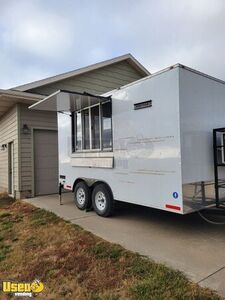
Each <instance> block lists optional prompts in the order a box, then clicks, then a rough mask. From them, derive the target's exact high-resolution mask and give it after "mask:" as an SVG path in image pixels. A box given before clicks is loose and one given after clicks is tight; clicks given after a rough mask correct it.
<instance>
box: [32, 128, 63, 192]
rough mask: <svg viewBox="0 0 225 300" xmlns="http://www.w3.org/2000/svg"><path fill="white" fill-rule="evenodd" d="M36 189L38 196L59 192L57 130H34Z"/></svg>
mask: <svg viewBox="0 0 225 300" xmlns="http://www.w3.org/2000/svg"><path fill="white" fill-rule="evenodd" d="M34 191H35V195H36V196H40V195H47V194H54V193H57V192H58V141H57V131H53V130H34Z"/></svg>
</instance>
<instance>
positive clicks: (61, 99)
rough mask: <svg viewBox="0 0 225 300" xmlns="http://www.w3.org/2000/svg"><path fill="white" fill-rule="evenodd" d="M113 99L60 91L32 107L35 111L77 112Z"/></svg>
mask: <svg viewBox="0 0 225 300" xmlns="http://www.w3.org/2000/svg"><path fill="white" fill-rule="evenodd" d="M110 99H111V97H110V96H109V97H103V96H98V95H92V94H89V93H86V92H84V93H79V92H71V91H65V90H59V91H57V92H55V93H53V94H51V95H50V96H48V97H46V98H44V99H43V100H41V101H39V102H37V103H35V104H33V105H31V106H30V107H29V108H30V109H33V110H47V111H58V112H60V111H67V112H68V111H77V110H80V109H83V108H86V107H89V106H91V105H95V104H98V103H100V102H105V101H108V100H110Z"/></svg>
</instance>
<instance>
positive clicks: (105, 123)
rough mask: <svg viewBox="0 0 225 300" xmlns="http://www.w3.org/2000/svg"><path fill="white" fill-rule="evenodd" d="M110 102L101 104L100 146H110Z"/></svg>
mask: <svg viewBox="0 0 225 300" xmlns="http://www.w3.org/2000/svg"><path fill="white" fill-rule="evenodd" d="M111 116H112V107H111V102H107V103H104V104H102V146H103V148H112V122H111Z"/></svg>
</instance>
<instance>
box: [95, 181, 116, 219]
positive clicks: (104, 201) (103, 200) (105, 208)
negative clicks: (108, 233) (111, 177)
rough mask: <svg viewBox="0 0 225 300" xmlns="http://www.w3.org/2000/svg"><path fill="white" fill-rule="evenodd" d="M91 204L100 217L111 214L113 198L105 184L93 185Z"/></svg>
mask: <svg viewBox="0 0 225 300" xmlns="http://www.w3.org/2000/svg"><path fill="white" fill-rule="evenodd" d="M92 206H93V208H94V211H95V212H96V213H97V214H98V215H99V216H101V217H109V216H111V215H112V214H113V210H114V200H113V196H112V193H111V191H110V189H109V188H108V187H107V185H106V184H104V183H100V184H98V185H96V186H95V188H94V190H93V192H92Z"/></svg>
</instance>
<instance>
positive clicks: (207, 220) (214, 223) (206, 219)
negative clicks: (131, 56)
mask: <svg viewBox="0 0 225 300" xmlns="http://www.w3.org/2000/svg"><path fill="white" fill-rule="evenodd" d="M198 215H199V216H200V217H201V218H202V219H203V220H204V221H206V222H208V223H209V224H213V225H225V222H214V221H212V220H209V219H208V218H206V217H205V216H203V214H202V213H200V211H198Z"/></svg>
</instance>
